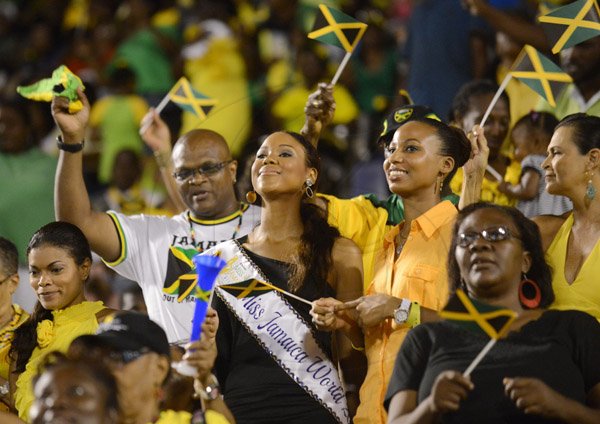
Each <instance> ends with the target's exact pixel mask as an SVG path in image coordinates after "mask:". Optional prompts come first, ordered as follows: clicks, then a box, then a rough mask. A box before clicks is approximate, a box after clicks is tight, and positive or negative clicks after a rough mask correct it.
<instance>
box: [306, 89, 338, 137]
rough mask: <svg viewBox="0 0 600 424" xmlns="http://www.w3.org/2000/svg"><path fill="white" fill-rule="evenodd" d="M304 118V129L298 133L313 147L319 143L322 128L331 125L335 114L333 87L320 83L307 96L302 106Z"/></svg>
mask: <svg viewBox="0 0 600 424" xmlns="http://www.w3.org/2000/svg"><path fill="white" fill-rule="evenodd" d="M304 114H305V116H306V118H305V121H304V127H302V130H301V131H300V132H301V133H302V134H303V135H304V136H305V137H306V138H308V139H309V141H310V142H311V143H312V144H313V145H315V146H316V145H317V144H318V142H319V136H320V134H321V131H322V130H323V128H325V127H326V126H327V125H329V124H330V123H331V120H332V119H333V115H334V114H335V100H334V99H333V86H332V85H331V84H328V83H324V82H321V83H319V85H318V88H317V91H315V92H313V93H311V94H310V95H309V96H308V100H307V101H306V105H305V106H304Z"/></svg>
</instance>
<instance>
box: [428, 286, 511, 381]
mask: <svg viewBox="0 0 600 424" xmlns="http://www.w3.org/2000/svg"><path fill="white" fill-rule="evenodd" d="M439 315H440V317H442V318H444V319H445V320H448V321H451V322H453V323H455V324H457V325H459V326H461V327H463V328H465V329H467V330H469V331H473V332H476V333H484V334H486V335H487V336H489V337H490V341H489V342H488V344H487V345H486V346H485V347H484V348H483V349H482V350H481V352H479V354H478V355H477V357H476V358H475V359H474V360H473V362H471V365H469V367H468V368H467V370H466V371H465V372H464V375H465V376H468V375H470V374H471V372H473V370H474V369H475V367H476V366H477V365H478V364H479V362H481V360H482V359H483V358H484V357H485V355H487V353H488V352H489V350H490V349H491V348H492V347H493V346H494V344H496V342H497V341H498V339H500V338H502V337H504V336H506V334H507V333H508V330H509V329H510V325H511V324H512V322H513V321H514V320H515V319H516V318H517V313H516V312H515V311H513V310H511V309H507V308H499V307H497V306H492V305H488V304H485V303H481V302H478V301H477V300H474V299H471V298H469V297H468V296H467V295H466V294H465V293H464V292H463V291H462V290H460V289H458V290H456V293H455V294H454V295H453V296H452V297H451V298H450V300H449V301H448V304H447V305H446V307H445V308H444V309H443V310H442V311H440V313H439Z"/></svg>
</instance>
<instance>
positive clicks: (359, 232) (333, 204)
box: [319, 194, 392, 290]
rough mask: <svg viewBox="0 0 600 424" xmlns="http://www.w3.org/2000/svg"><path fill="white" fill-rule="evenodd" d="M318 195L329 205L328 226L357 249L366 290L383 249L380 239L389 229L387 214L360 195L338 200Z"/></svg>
mask: <svg viewBox="0 0 600 424" xmlns="http://www.w3.org/2000/svg"><path fill="white" fill-rule="evenodd" d="M319 196H320V197H322V198H324V199H326V200H327V202H328V206H327V222H328V223H329V225H331V226H332V227H336V228H337V229H338V231H339V232H340V234H341V235H342V237H346V238H349V239H351V240H352V241H353V242H354V243H356V245H357V246H358V247H359V248H360V250H361V252H362V260H363V275H364V280H363V281H364V288H365V290H366V289H367V287H368V286H369V284H370V283H371V281H372V280H373V271H374V267H375V258H376V257H377V256H378V253H379V252H381V250H382V248H383V243H382V241H383V236H384V234H385V233H386V232H387V231H388V230H389V229H390V228H392V226H391V225H387V221H388V212H387V211H386V210H385V209H384V208H380V207H376V206H375V205H374V204H373V203H372V202H371V201H370V200H369V199H367V198H365V197H363V196H358V197H354V198H352V199H338V198H337V197H334V196H329V195H325V194H319Z"/></svg>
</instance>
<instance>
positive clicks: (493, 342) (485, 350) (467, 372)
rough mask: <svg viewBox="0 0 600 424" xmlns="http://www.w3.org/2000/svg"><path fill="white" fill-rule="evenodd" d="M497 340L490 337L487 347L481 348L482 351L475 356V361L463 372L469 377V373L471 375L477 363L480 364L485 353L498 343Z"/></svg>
mask: <svg viewBox="0 0 600 424" xmlns="http://www.w3.org/2000/svg"><path fill="white" fill-rule="evenodd" d="M496 341H497V340H496V339H490V341H489V342H488V344H486V345H485V347H484V348H483V349H481V352H479V354H478V355H477V356H476V357H475V359H473V362H471V365H469V367H468V368H467V370H466V371H465V372H464V373H463V375H464V376H465V377H468V376H469V375H471V373H472V372H473V370H474V369H475V367H476V366H477V365H479V363H480V362H481V361H482V359H483V358H484V357H485V355H487V354H488V352H489V351H490V349H491V348H492V347H494V345H495V344H496Z"/></svg>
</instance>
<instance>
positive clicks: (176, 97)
mask: <svg viewBox="0 0 600 424" xmlns="http://www.w3.org/2000/svg"><path fill="white" fill-rule="evenodd" d="M169 98H170V99H171V101H173V102H174V103H175V104H176V105H177V106H179V107H180V108H181V109H183V110H184V111H186V112H191V113H193V114H194V115H196V116H197V117H198V118H200V119H201V120H205V119H206V117H207V115H208V114H209V112H210V111H211V109H212V108H213V107H214V106H215V105H216V104H217V100H216V99H211V98H209V97H207V96H205V95H204V94H202V93H199V92H198V91H196V90H194V88H193V87H192V85H191V84H190V82H189V81H188V79H187V78H186V77H181V78H179V81H177V82H176V83H175V85H174V86H173V88H171V91H169Z"/></svg>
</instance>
